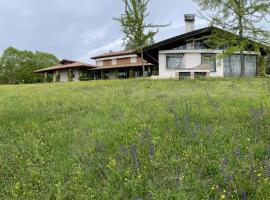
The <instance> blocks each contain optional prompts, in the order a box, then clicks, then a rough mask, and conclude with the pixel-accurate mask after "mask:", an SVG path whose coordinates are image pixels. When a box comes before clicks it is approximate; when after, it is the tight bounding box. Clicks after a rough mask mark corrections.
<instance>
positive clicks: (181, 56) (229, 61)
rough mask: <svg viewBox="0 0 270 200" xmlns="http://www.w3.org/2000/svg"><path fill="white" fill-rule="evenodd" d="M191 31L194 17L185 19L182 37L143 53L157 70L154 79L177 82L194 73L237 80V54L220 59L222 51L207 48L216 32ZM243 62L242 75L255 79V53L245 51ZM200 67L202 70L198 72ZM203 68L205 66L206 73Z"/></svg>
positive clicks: (238, 70)
mask: <svg viewBox="0 0 270 200" xmlns="http://www.w3.org/2000/svg"><path fill="white" fill-rule="evenodd" d="M194 27H195V15H192V14H188V15H185V31H186V32H185V33H184V34H182V35H179V36H176V37H173V38H169V39H167V40H164V41H161V42H158V43H156V44H153V45H151V46H148V47H145V48H144V49H143V53H144V58H145V60H147V61H148V62H150V63H152V64H154V65H157V66H158V69H159V73H158V76H157V77H156V78H179V77H178V76H179V75H180V74H181V73H191V74H192V73H193V76H194V73H196V72H198V73H204V72H207V71H208V72H209V76H210V77H231V76H240V73H241V66H240V54H239V53H234V54H232V55H230V56H227V57H224V58H222V57H221V56H219V55H221V54H222V53H223V52H224V49H211V48H209V46H208V45H207V41H209V40H208V38H209V36H210V35H211V34H212V33H213V31H215V30H217V29H218V28H215V27H206V28H202V29H199V30H194ZM218 30H220V31H223V30H221V29H218ZM227 33H228V32H227ZM230 34H231V33H230ZM262 53H263V52H262ZM244 59H245V75H246V76H256V73H257V68H258V66H257V65H258V62H257V60H258V53H257V52H255V51H250V50H248V51H245V52H244ZM202 66H203V68H204V69H201V67H202ZM205 66H208V69H207V68H205Z"/></svg>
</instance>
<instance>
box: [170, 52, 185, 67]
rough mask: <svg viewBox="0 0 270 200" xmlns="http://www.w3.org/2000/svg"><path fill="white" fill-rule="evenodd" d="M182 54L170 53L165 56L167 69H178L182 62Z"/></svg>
mask: <svg viewBox="0 0 270 200" xmlns="http://www.w3.org/2000/svg"><path fill="white" fill-rule="evenodd" d="M183 59H184V54H172V55H167V57H166V62H167V63H166V64H167V65H166V66H167V67H166V68H167V69H180V68H181V66H182V63H183Z"/></svg>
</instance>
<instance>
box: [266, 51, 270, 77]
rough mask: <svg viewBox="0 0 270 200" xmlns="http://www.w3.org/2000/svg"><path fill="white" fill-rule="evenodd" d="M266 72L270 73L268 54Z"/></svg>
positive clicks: (269, 56) (269, 57)
mask: <svg viewBox="0 0 270 200" xmlns="http://www.w3.org/2000/svg"><path fill="white" fill-rule="evenodd" d="M266 73H267V74H270V55H268V56H267V57H266Z"/></svg>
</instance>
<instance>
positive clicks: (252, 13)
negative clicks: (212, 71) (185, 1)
mask: <svg viewBox="0 0 270 200" xmlns="http://www.w3.org/2000/svg"><path fill="white" fill-rule="evenodd" d="M194 1H195V2H197V3H198V4H199V6H200V7H201V10H203V11H205V12H206V14H202V13H201V16H202V17H203V18H205V19H207V20H208V21H210V23H211V25H212V26H216V27H218V28H222V29H224V30H226V31H228V32H230V33H234V34H236V35H237V37H235V36H233V34H228V35H226V37H228V38H229V39H228V38H226V39H224V38H225V37H224V32H221V31H216V32H214V33H213V36H212V37H211V40H212V42H213V44H214V45H216V46H224V45H225V46H228V48H227V49H226V51H225V53H226V54H230V53H234V52H237V51H238V52H240V63H241V76H244V75H245V62H244V50H245V49H248V48H250V47H251V46H253V49H254V50H255V49H257V50H258V48H259V46H256V45H255V46H254V43H253V44H251V40H253V41H257V42H258V43H261V44H264V45H267V44H269V38H270V32H269V31H268V30H266V29H263V28H261V27H260V26H259V25H260V24H262V23H269V21H268V20H267V17H268V16H269V12H270V2H269V0H194ZM225 42H226V43H227V44H225Z"/></svg>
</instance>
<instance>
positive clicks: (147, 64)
mask: <svg viewBox="0 0 270 200" xmlns="http://www.w3.org/2000/svg"><path fill="white" fill-rule="evenodd" d="M145 66H152V64H151V63H145ZM132 67H142V63H135V64H125V65H111V66H102V67H97V68H94V69H91V70H92V71H95V70H106V69H120V68H132Z"/></svg>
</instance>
